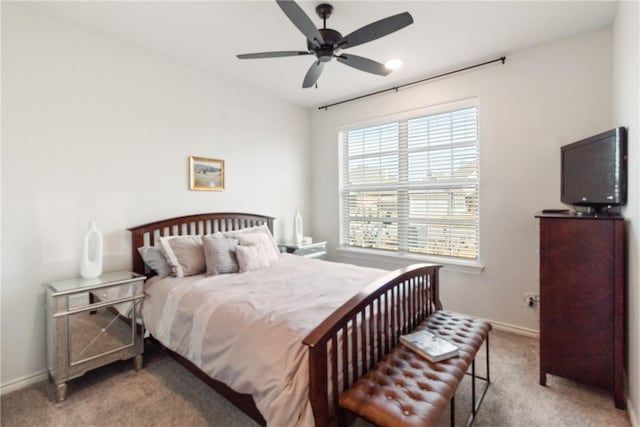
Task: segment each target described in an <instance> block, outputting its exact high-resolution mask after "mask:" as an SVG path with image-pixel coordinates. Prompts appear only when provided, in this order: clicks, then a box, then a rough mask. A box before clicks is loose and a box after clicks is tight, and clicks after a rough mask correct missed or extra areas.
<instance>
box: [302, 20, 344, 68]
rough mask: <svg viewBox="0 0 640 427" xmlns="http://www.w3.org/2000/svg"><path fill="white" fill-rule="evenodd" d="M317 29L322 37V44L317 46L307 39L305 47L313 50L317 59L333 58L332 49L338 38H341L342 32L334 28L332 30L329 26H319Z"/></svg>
mask: <svg viewBox="0 0 640 427" xmlns="http://www.w3.org/2000/svg"><path fill="white" fill-rule="evenodd" d="M318 31H320V34H321V35H322V38H323V39H324V44H323V45H322V46H320V47H317V46H314V45H313V44H311V42H309V41H307V48H308V49H309V50H311V51H313V52H315V54H316V56H317V57H318V60H320V61H322V62H328V61H329V60H330V59H331V58H333V54H334V50H336V49H335V48H334V46H335V45H336V44H337V43H338V40H340V39H342V34H340V33H339V32H338V31H336V30H332V29H331V28H320V29H318Z"/></svg>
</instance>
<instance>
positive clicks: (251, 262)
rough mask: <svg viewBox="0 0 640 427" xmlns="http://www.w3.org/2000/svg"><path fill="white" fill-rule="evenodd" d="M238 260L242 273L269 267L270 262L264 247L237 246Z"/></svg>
mask: <svg viewBox="0 0 640 427" xmlns="http://www.w3.org/2000/svg"><path fill="white" fill-rule="evenodd" d="M236 258H238V266H239V267H240V273H245V272H247V271H253V270H259V269H261V268H265V267H269V260H268V259H267V256H266V255H265V253H264V249H263V248H262V246H240V245H238V246H236Z"/></svg>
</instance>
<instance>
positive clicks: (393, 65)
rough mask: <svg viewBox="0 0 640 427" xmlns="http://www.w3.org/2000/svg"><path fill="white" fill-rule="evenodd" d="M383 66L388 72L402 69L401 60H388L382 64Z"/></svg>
mask: <svg viewBox="0 0 640 427" xmlns="http://www.w3.org/2000/svg"><path fill="white" fill-rule="evenodd" d="M384 66H385V67H387V68H388V69H390V70H397V69H398V68H400V67H402V60H400V59H395V58H394V59H390V60H388V61H387V62H385V63H384Z"/></svg>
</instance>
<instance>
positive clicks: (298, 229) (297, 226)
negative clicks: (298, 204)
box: [293, 211, 302, 244]
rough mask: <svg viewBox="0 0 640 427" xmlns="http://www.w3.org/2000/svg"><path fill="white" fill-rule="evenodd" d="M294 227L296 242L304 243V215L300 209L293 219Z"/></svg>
mask: <svg viewBox="0 0 640 427" xmlns="http://www.w3.org/2000/svg"><path fill="white" fill-rule="evenodd" d="M293 229H294V230H295V238H296V243H297V244H300V243H302V215H300V211H296V216H295V218H294V221H293Z"/></svg>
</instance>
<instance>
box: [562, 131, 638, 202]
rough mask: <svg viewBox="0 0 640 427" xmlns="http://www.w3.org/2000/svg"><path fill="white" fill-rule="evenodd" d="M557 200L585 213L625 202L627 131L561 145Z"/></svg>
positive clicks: (603, 134) (608, 133)
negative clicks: (559, 180) (583, 210)
mask: <svg viewBox="0 0 640 427" xmlns="http://www.w3.org/2000/svg"><path fill="white" fill-rule="evenodd" d="M561 151H562V184H561V187H562V195H561V200H562V202H563V203H567V204H570V205H573V206H575V207H576V209H577V210H579V207H584V208H587V209H586V210H587V212H592V211H595V212H606V211H608V210H609V209H611V208H615V207H618V206H621V205H624V204H625V203H626V202H627V130H626V128H623V127H619V128H616V129H611V130H609V131H607V132H603V133H600V134H598V135H594V136H592V137H589V138H585V139H583V140H580V141H576V142H574V143H572V144H568V145H565V146H563V147H562V148H561Z"/></svg>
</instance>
